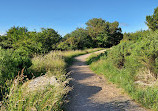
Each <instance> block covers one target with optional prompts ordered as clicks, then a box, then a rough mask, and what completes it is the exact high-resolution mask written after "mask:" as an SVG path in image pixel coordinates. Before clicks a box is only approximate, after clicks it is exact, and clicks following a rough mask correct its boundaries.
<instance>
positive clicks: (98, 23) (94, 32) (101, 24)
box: [86, 18, 123, 47]
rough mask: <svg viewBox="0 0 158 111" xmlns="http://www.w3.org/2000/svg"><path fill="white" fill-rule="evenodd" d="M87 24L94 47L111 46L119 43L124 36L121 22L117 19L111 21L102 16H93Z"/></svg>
mask: <svg viewBox="0 0 158 111" xmlns="http://www.w3.org/2000/svg"><path fill="white" fill-rule="evenodd" d="M86 25H87V27H86V29H87V32H88V34H89V35H90V37H91V38H92V40H93V45H94V47H111V46H113V45H117V44H118V43H119V42H120V40H121V39H122V38H123V35H122V33H121V32H122V31H121V28H120V27H119V23H118V22H116V21H115V22H113V23H110V22H106V21H105V20H103V19H101V18H93V19H90V20H89V21H88V22H87V23H86Z"/></svg>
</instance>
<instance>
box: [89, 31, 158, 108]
mask: <svg viewBox="0 0 158 111" xmlns="http://www.w3.org/2000/svg"><path fill="white" fill-rule="evenodd" d="M131 35H132V36H129V38H130V37H131V38H132V39H130V40H128V39H124V40H123V41H121V43H120V44H119V45H117V46H114V47H112V48H111V49H109V50H108V51H107V52H106V53H105V54H104V55H97V56H95V55H93V56H92V57H91V58H89V60H88V63H89V64H91V66H90V67H91V68H92V70H94V71H95V72H96V73H98V74H104V75H105V76H106V77H107V78H108V79H109V80H110V81H112V82H114V83H117V84H118V85H120V86H121V87H122V88H124V89H125V91H127V92H128V93H129V94H130V95H131V96H132V98H133V99H135V100H136V101H138V102H140V103H142V104H143V105H144V106H146V107H148V108H151V109H155V110H158V107H157V105H158V99H157V98H158V96H157V95H158V93H157V88H155V86H154V85H156V83H155V81H157V77H158V31H155V32H152V31H151V32H150V31H143V32H136V33H132V34H131ZM134 35H136V36H134ZM138 35H142V36H138ZM126 37H127V36H126ZM127 38H128V37H127ZM146 70H147V71H146ZM141 73H143V74H144V75H141ZM146 75H149V76H148V79H147V80H143V81H142V80H141V79H140V78H138V77H141V78H144V77H143V76H146ZM150 77H153V78H154V79H151V80H150ZM153 80H154V81H153ZM136 81H141V82H142V83H144V82H145V83H144V84H149V86H150V85H151V84H152V86H150V87H149V86H141V85H140V84H136ZM154 83H155V84H154Z"/></svg>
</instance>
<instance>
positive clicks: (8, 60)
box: [0, 48, 32, 98]
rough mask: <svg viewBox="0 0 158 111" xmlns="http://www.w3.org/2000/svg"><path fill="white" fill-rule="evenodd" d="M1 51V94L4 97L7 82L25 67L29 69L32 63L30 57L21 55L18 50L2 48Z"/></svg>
mask: <svg viewBox="0 0 158 111" xmlns="http://www.w3.org/2000/svg"><path fill="white" fill-rule="evenodd" d="M0 52H1V53H0V63H1V64H0V84H1V87H0V90H1V92H0V96H1V97H2V95H3V93H4V92H5V89H6V86H5V82H6V81H7V80H11V79H14V77H15V76H16V75H17V74H18V72H19V71H21V70H22V69H23V68H26V69H27V68H28V67H30V66H31V64H32V63H31V59H30V58H28V57H27V56H21V54H20V52H19V51H17V50H16V51H14V50H10V49H8V50H4V49H1V48H0ZM1 97H0V98H1Z"/></svg>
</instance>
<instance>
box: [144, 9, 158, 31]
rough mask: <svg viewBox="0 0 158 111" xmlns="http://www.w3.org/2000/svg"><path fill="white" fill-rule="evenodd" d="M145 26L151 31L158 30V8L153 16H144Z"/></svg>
mask: <svg viewBox="0 0 158 111" xmlns="http://www.w3.org/2000/svg"><path fill="white" fill-rule="evenodd" d="M146 24H147V25H148V27H149V28H150V29H151V30H153V31H155V30H156V29H158V7H157V8H155V10H154V14H153V15H151V16H150V15H149V16H146Z"/></svg>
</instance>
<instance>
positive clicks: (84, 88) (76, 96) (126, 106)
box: [65, 50, 148, 111]
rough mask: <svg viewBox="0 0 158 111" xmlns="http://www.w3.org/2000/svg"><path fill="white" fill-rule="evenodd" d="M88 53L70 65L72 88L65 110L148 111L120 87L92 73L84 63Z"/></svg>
mask: <svg viewBox="0 0 158 111" xmlns="http://www.w3.org/2000/svg"><path fill="white" fill-rule="evenodd" d="M104 51H105V50H102V51H97V52H95V53H101V52H104ZM89 55H90V54H86V55H81V56H78V57H76V58H75V59H76V60H77V61H75V62H74V63H73V65H72V66H71V67H70V70H71V72H72V74H71V77H72V78H73V79H72V81H71V82H70V85H71V86H72V87H73V90H72V91H71V92H70V93H69V95H68V97H67V99H68V100H69V103H68V104H67V105H66V106H65V110H66V111H148V110H147V109H145V108H142V107H141V106H140V105H138V104H137V103H135V102H134V101H132V99H131V98H130V97H129V96H128V95H127V94H125V93H123V90H122V89H121V88H117V86H116V85H114V84H112V83H110V82H108V81H107V80H106V79H105V78H104V77H103V76H98V75H96V74H95V73H93V72H92V71H91V70H90V68H89V66H88V65H86V63H85V61H86V60H85V59H86V58H87V57H88V56H89Z"/></svg>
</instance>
